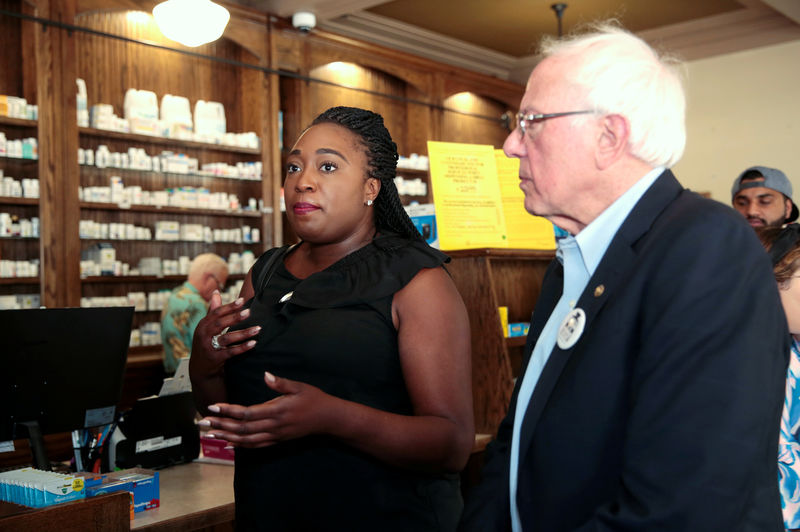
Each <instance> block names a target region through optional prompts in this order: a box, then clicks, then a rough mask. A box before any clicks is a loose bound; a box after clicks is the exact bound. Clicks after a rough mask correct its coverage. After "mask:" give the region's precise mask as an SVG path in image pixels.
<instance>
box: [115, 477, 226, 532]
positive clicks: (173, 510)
mask: <svg viewBox="0 0 800 532" xmlns="http://www.w3.org/2000/svg"><path fill="white" fill-rule="evenodd" d="M158 475H159V487H160V497H161V504H160V506H159V507H158V508H155V509H153V510H145V511H144V512H139V513H137V514H136V516H135V517H134V519H133V521H132V522H131V530H147V531H166V530H181V531H184V530H198V529H204V528H211V527H214V526H217V525H225V524H228V525H229V526H230V530H233V521H234V504H233V465H218V464H207V463H202V462H192V463H190V464H182V465H177V466H172V467H170V468H167V469H162V470H160V471H159V472H158ZM215 530H225V528H224V527H222V528H217V529H215Z"/></svg>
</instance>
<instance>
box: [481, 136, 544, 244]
mask: <svg viewBox="0 0 800 532" xmlns="http://www.w3.org/2000/svg"><path fill="white" fill-rule="evenodd" d="M494 154H495V162H496V167H497V181H498V183H499V185H500V197H501V199H502V201H503V217H504V218H505V220H506V233H507V234H508V247H510V248H517V249H555V248H556V239H555V235H554V233H553V224H551V223H550V221H549V220H546V219H545V218H542V217H541V216H533V215H532V214H531V213H529V212H528V211H526V210H525V193H524V192H522V189H520V188H519V159H516V158H512V157H506V154H505V153H503V150H495V151H494Z"/></svg>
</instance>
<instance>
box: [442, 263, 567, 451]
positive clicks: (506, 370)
mask: <svg viewBox="0 0 800 532" xmlns="http://www.w3.org/2000/svg"><path fill="white" fill-rule="evenodd" d="M447 253H448V255H450V257H451V258H452V261H451V262H450V264H448V265H447V270H448V271H449V272H450V275H451V276H452V277H453V281H454V282H455V284H456V287H458V291H459V292H460V293H461V297H462V298H464V304H465V305H466V306H467V312H468V314H469V322H470V323H469V324H470V332H471V336H472V397H473V403H474V408H475V430H476V431H477V432H479V433H487V434H492V435H494V434H495V433H496V432H497V427H498V426H499V424H500V421H502V419H503V417H504V416H505V412H506V409H507V408H508V401H509V399H510V398H511V392H512V390H513V388H514V379H515V378H516V377H517V375H518V373H519V369H520V363H521V361H522V356H523V351H524V348H525V338H524V337H516V338H505V337H504V336H503V331H502V328H501V326H500V316H499V314H498V312H497V308H498V307H500V306H505V307H508V319H509V321H511V322H520V321H530V318H531V313H532V312H533V307H534V306H535V304H536V300H537V299H538V298H539V292H540V290H541V286H542V280H543V278H544V273H545V270H546V269H547V265H548V264H549V263H550V261H551V260H552V259H553V257H554V252H553V251H534V250H515V249H475V250H463V251H448V252H447Z"/></svg>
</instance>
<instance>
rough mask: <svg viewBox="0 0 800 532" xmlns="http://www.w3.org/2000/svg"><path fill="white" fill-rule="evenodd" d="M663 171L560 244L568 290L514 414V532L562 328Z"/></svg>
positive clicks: (647, 178)
mask: <svg viewBox="0 0 800 532" xmlns="http://www.w3.org/2000/svg"><path fill="white" fill-rule="evenodd" d="M663 171H664V168H662V167H657V168H654V169H653V170H651V171H650V172H648V173H647V174H646V175H645V176H644V177H642V178H641V179H639V181H637V182H636V183H635V184H634V185H633V186H632V187H631V188H629V189H628V190H627V191H626V192H625V193H624V194H623V195H622V196H620V197H619V198H617V200H616V201H615V202H614V203H612V204H611V205H610V206H609V207H608V208H607V209H606V210H604V211H603V212H602V213H601V214H600V216H598V217H597V218H595V219H594V220H592V222H591V223H590V224H589V225H587V226H586V227H585V228H584V229H583V231H581V232H580V233H578V234H577V235H576V236H574V237H573V236H571V235H570V236H567V237H564V238H562V239H560V240H559V242H558V249H557V250H556V258H557V259H558V260H560V261H561V263H562V264H563V265H564V289H563V291H562V295H561V299H559V300H558V303H556V306H555V308H554V309H553V312H552V313H551V314H550V318H549V319H548V320H547V323H546V324H545V326H544V328H543V329H542V333H541V334H540V335H539V339H538V340H537V341H536V345H535V346H534V348H533V353H532V354H531V359H530V362H529V363H528V366H527V368H526V370H525V375H524V376H523V377H522V384H521V386H520V388H519V394H518V395H517V407H516V410H515V412H514V431H513V434H512V436H511V455H510V457H509V462H510V463H509V467H510V471H509V480H508V488H509V500H510V501H511V505H510V506H511V508H510V510H511V529H512V530H513V531H514V532H522V524H521V522H520V518H519V508H518V507H517V472H518V468H519V462H520V449H519V440H520V433H521V429H522V421H523V418H524V417H525V412H526V410H527V409H528V405H529V403H530V400H531V397H532V396H533V391H534V389H535V388H536V384H537V383H538V381H539V377H540V376H541V374H542V370H543V369H544V366H545V364H546V363H547V360H548V359H549V358H550V353H551V352H552V351H553V347H554V346H555V344H556V335H557V334H558V327H559V325H561V322H562V321H563V320H564V317H565V316H566V315H567V313H569V312H570V311H571V310H572V309H573V307H574V306H575V304H576V303H577V301H578V300H579V299H580V295H581V294H582V293H583V291H584V289H585V288H586V285H587V284H588V282H589V279H590V278H591V277H592V275H594V272H595V270H596V269H597V266H598V264H600V261H601V260H602V258H603V255H605V252H606V250H607V249H608V246H609V244H610V243H611V240H612V239H613V238H614V235H616V234H617V231H618V230H619V228H620V226H621V225H622V223H623V222H624V221H625V219H626V218H627V217H628V215H629V214H630V212H631V211H632V210H633V207H634V206H635V205H636V203H637V202H638V201H639V200H640V199H641V197H642V196H643V195H644V193H645V192H646V191H647V189H649V188H650V186H651V185H652V184H653V183H654V182H655V180H656V179H657V178H658V176H659V175H661V173H662V172H663ZM587 326H588V324H587Z"/></svg>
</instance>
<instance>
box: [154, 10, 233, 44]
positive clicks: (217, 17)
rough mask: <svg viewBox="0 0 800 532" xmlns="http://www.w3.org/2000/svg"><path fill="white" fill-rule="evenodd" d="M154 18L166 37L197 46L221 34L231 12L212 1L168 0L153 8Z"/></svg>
mask: <svg viewBox="0 0 800 532" xmlns="http://www.w3.org/2000/svg"><path fill="white" fill-rule="evenodd" d="M153 17H154V18H155V19H156V24H157V25H158V29H160V30H161V33H163V34H164V36H165V37H167V38H168V39H172V40H173V41H177V42H179V43H181V44H182V45H184V46H188V47H190V48H194V47H195V46H200V45H201V44H206V43H210V42H212V41H216V40H217V39H219V38H220V37H222V32H223V31H225V26H227V25H228V20H230V18H231V14H230V13H228V10H227V9H225V8H224V7H222V6H221V5H219V4H215V3H214V2H211V0H167V1H166V2H161V3H160V4H158V5H157V6H156V7H154V8H153Z"/></svg>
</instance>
